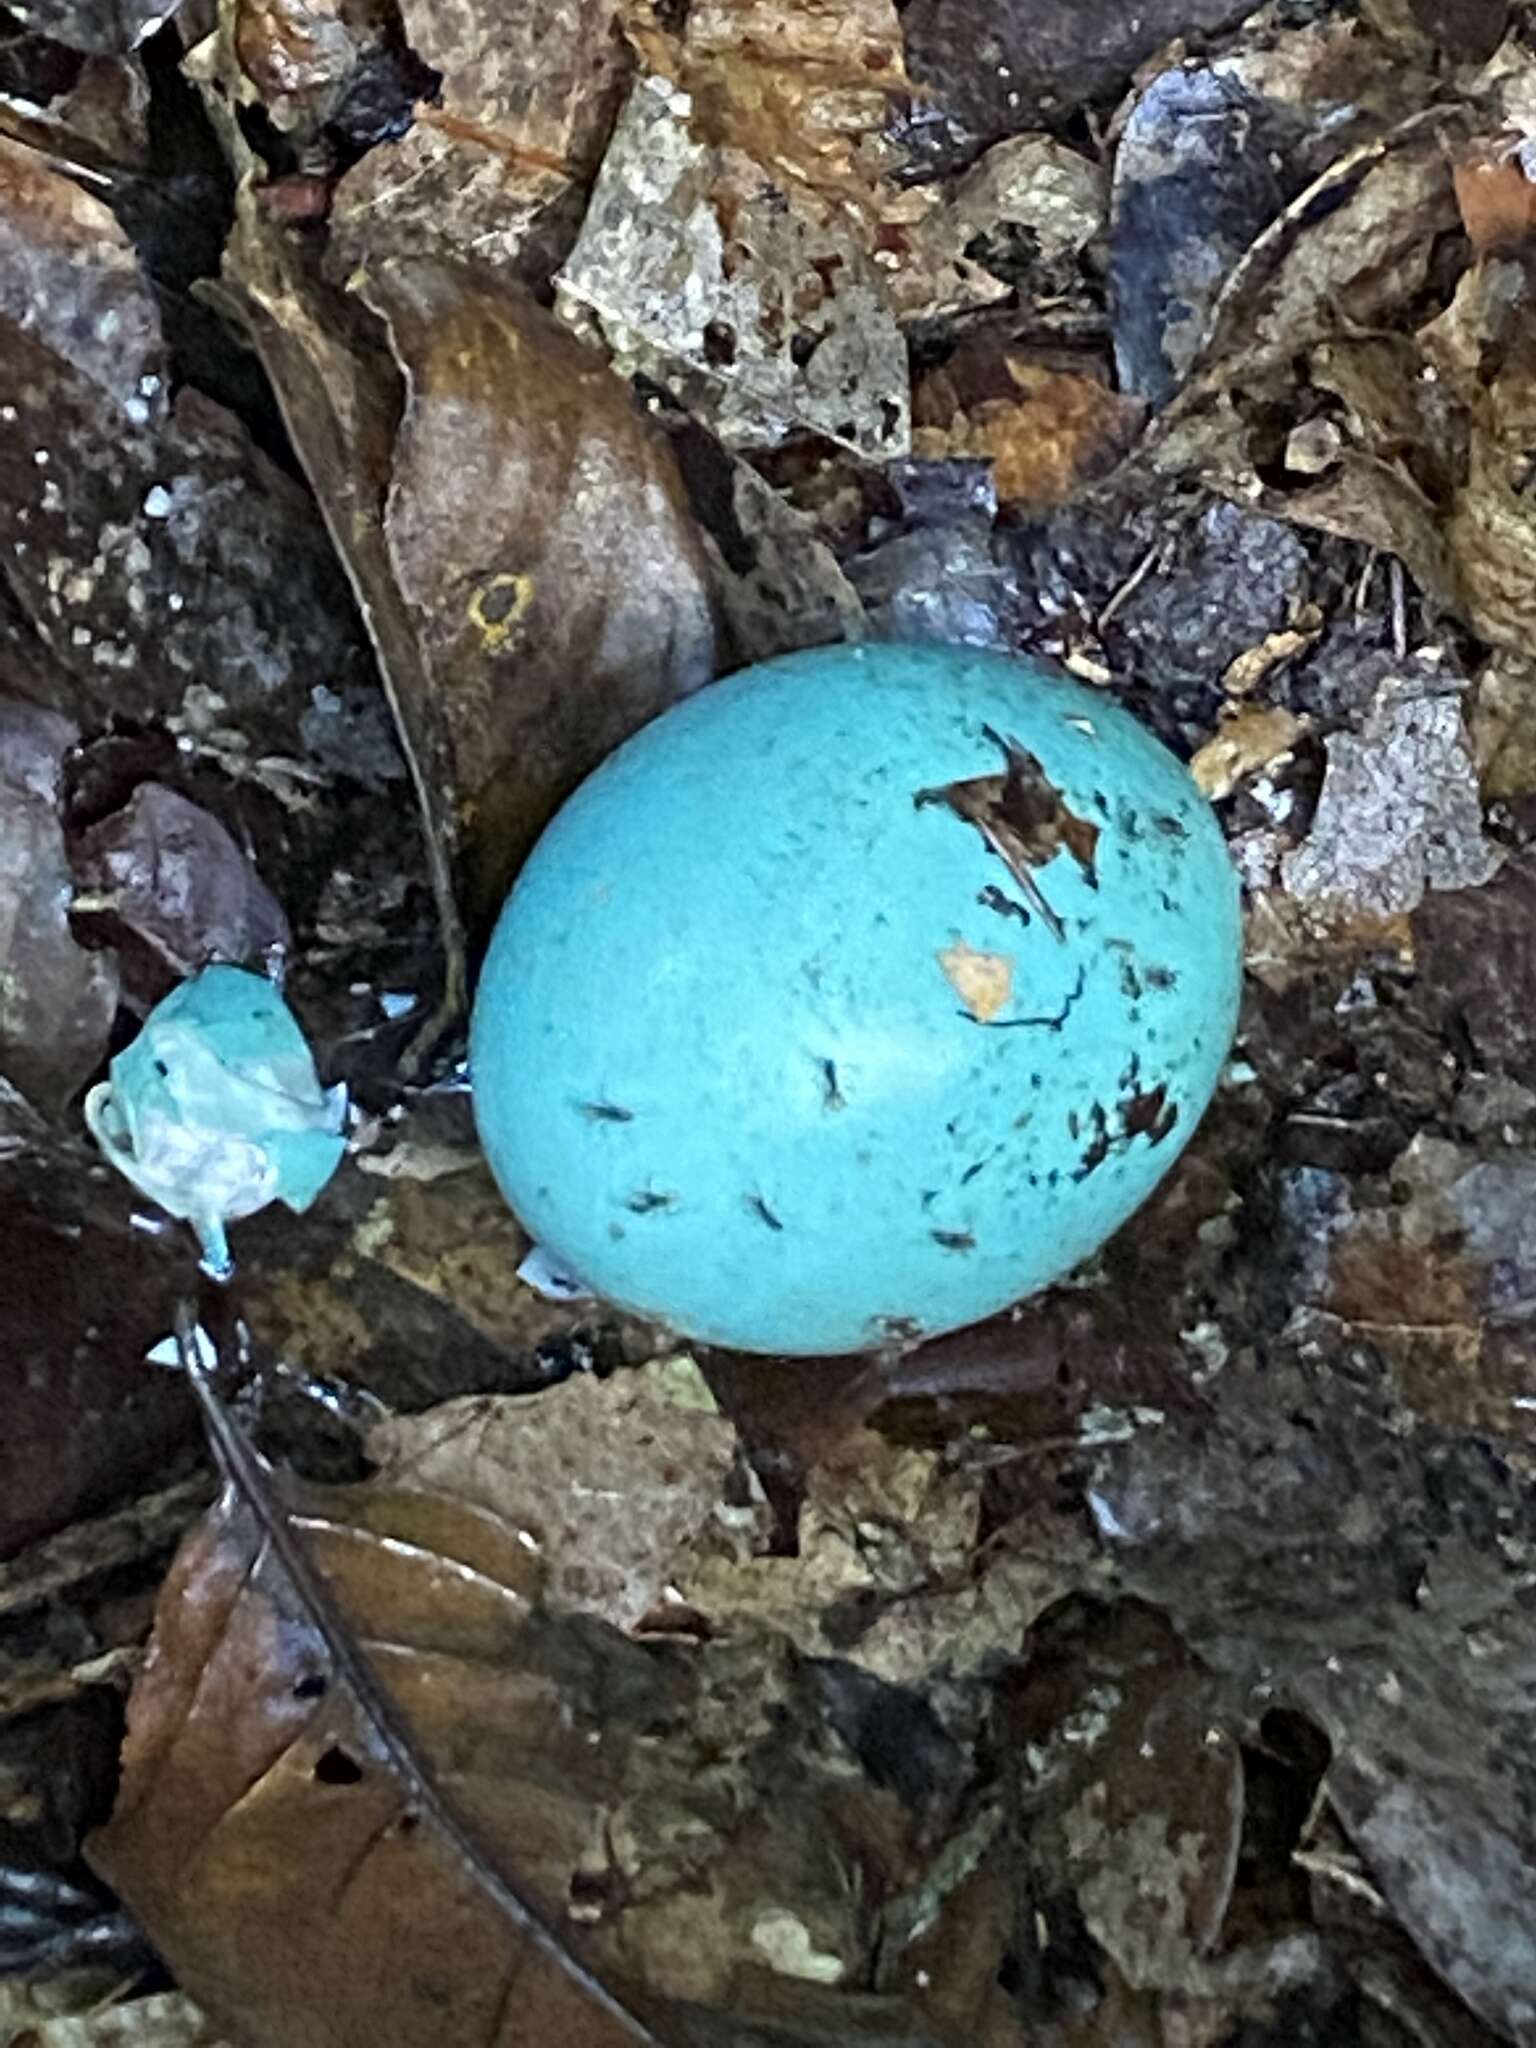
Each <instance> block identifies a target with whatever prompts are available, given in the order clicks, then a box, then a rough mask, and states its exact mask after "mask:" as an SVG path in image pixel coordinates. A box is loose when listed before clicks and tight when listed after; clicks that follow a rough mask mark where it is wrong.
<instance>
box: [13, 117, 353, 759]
mask: <svg viewBox="0 0 1536 2048" xmlns="http://www.w3.org/2000/svg"><path fill="white" fill-rule="evenodd" d="M0 236H3V237H4V243H5V247H4V256H5V260H4V262H3V263H0V276H3V278H4V280H5V283H4V285H0V350H3V352H4V359H5V363H6V370H7V380H6V395H7V401H8V402H7V403H6V405H5V406H4V408H3V410H0V541H3V560H4V564H5V566H4V572H3V573H4V576H5V579H6V582H7V583H8V585H9V587H10V591H11V593H12V595H13V597H14V600H15V603H16V606H17V608H18V609H19V611H20V612H21V613H22V615H23V616H24V618H25V619H26V621H27V623H28V625H29V626H30V629H31V631H32V632H33V634H34V635H35V636H36V637H37V639H38V640H40V641H41V642H42V643H43V645H44V647H45V648H46V649H47V650H48V651H49V653H50V654H51V656H52V658H53V662H54V664H55V666H56V668H57V671H58V673H59V685H60V694H61V695H62V696H63V697H64V701H63V702H60V703H58V704H56V706H55V708H57V709H60V710H63V711H65V712H67V713H68V714H69V715H71V716H74V717H76V718H77V719H78V721H79V722H80V723H81V724H82V726H85V727H87V728H90V727H92V726H94V725H96V724H98V723H101V722H104V720H105V717H106V715H107V713H108V712H109V711H110V713H111V714H112V715H114V716H116V717H118V718H125V717H126V718H140V719H145V720H151V721H158V722H161V723H166V724H170V725H172V726H173V727H176V728H177V729H179V730H181V731H183V732H184V733H185V734H186V736H187V738H188V740H189V742H190V743H191V745H192V746H193V747H194V748H198V749H204V750H207V751H209V752H212V753H213V754H215V755H216V756H217V757H219V758H222V759H226V760H230V761H232V763H233V764H234V765H235V766H236V767H237V769H239V770H243V771H245V772H246V773H248V774H249V775H250V776H251V777H252V778H255V779H261V778H262V777H263V776H264V775H265V776H267V777H268V778H269V779H270V780H271V782H272V784H273V786H274V787H276V788H279V789H281V790H282V791H283V793H284V794H285V796H287V797H289V798H293V797H294V796H295V793H296V791H298V792H302V791H303V789H304V788H306V787H307V786H308V784H309V782H312V781H313V779H314V776H315V773H316V769H317V764H316V763H315V761H314V760H313V759H312V758H310V747H309V744H308V742H307V741H306V737H305V726H304V720H305V717H306V714H307V713H308V712H309V711H310V709H311V707H312V699H311V691H312V689H313V688H314V687H315V685H316V684H317V683H319V682H320V681H322V680H323V681H324V683H325V685H326V686H327V688H328V689H329V690H330V691H331V692H332V693H333V695H334V696H335V697H337V698H338V700H340V702H341V705H342V707H343V708H342V709H341V710H339V711H338V714H337V716H336V717H335V718H334V719H333V720H331V721H330V722H329V724H328V725H327V727H326V737H327V739H328V741H329V742H330V744H331V745H332V746H333V747H334V753H332V754H331V755H330V756H329V757H328V758H327V759H326V760H325V761H324V762H323V764H320V766H319V772H320V773H321V775H323V774H324V773H325V772H327V771H330V772H340V773H346V772H348V764H349V759H350V758H351V757H352V756H353V755H355V754H356V753H358V752H359V751H361V752H363V753H364V754H367V753H368V752H369V751H370V750H371V751H372V752H373V753H375V754H376V753H377V750H378V740H379V738H380V737H381V735H379V734H378V733H377V731H376V725H377V721H378V713H379V710H380V708H381V707H379V706H378V704H377V698H376V692H375V691H374V689H373V687H372V673H371V667H370V664H369V661H368V657H367V653H366V650H365V649H364V647H363V645H362V643H361V640H360V636H359V635H358V633H357V630H356V625H355V621H354V618H353V615H352V609H351V606H350V604H349V602H348V599H347V594H346V589H345V585H344V584H343V582H342V580H341V578H340V575H339V573H338V571H337V568H336V565H335V561H334V558H333V557H332V554H331V550H330V547H329V544H328V542H327V540H326V537H325V533H324V530H323V528H322V527H321V525H320V523H319V521H318V520H317V518H316V516H315V511H314V507H313V505H312V503H311V502H310V500H309V498H308V497H307V495H306V494H305V492H304V491H303V490H302V489H301V488H300V487H299V486H298V485H297V484H296V483H294V482H293V480H292V479H291V478H290V477H289V476H287V475H286V474H284V472H283V471H281V470H280V469H279V468H278V467H277V465H276V464H275V463H273V462H271V461H269V460H268V459H267V458H266V457H265V456H264V455H262V454H261V453H260V451H259V450H258V449H257V448H256V447H255V446H254V445H253V444H252V442H251V440H250V438H249V436H248V435H247V434H246V432H245V430H244V429H243V428H242V427H241V426H240V424H239V423H238V422H237V421H236V420H235V419H234V418H233V416H232V415H231V414H229V413H228V412H226V411H225V410H224V409H223V408H222V407H221V406H218V405H216V404H214V403H213V401H212V400H210V399H208V398H206V397H204V396H203V395H202V394H201V393H200V392H198V391H196V390H194V389H192V388H191V387H183V388H182V389H181V390H180V392H179V393H178V394H177V395H176V397H175V399H174V400H172V398H171V397H170V395H169V383H168V370H167V362H166V357H165V352H164V347H163V343H162V340H161V334H160V324H159V315H158V311H157V308H156V303H155V298H154V294H153V292H152V291H151V289H150V286H149V284H148V283H147V281H146V280H145V279H144V278H143V277H142V276H141V274H140V272H139V269H138V265H137V262H136V259H135V257H134V255H133V251H132V249H131V247H130V245H129V244H128V242H127V239H126V237H125V236H124V234H123V232H122V230H121V229H120V228H119V227H118V225H117V223H116V221H115V220H114V218H113V216H112V214H111V212H110V211H109V210H108V208H107V207H106V206H105V205H103V204H102V203H101V202H100V201H99V200H96V199H94V198H91V197H88V196H87V195H85V194H84V193H82V192H80V191H79V190H78V189H77V188H76V187H75V186H74V185H73V184H72V183H71V182H70V181H69V180H68V179H67V178H65V177H63V176H62V175H60V174H59V173H57V172H55V171H53V170H52V169H51V168H49V167H47V166H46V164H45V163H44V162H43V160H42V159H41V158H39V157H37V156H36V155H35V154H33V153H32V152H30V151H25V150H20V149H18V148H17V147H16V146H15V145H11V144H4V143H0ZM82 304H83V306H84V307H85V309H86V312H85V314H84V315H83V314H82ZM66 481H67V488H66ZM296 763H297V764H299V765H298V768H297V771H296V772H295V764H296Z"/></svg>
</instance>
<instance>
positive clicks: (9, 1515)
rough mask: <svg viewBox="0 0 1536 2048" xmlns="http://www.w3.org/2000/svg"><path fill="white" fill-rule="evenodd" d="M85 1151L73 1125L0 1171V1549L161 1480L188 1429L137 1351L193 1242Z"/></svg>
mask: <svg viewBox="0 0 1536 2048" xmlns="http://www.w3.org/2000/svg"><path fill="white" fill-rule="evenodd" d="M54 1021H55V1023H57V1021H58V1020H57V1019H55V1020H54ZM0 1149H3V1147H0ZM91 1164H92V1162H91V1160H90V1158H89V1155H88V1153H87V1151H86V1141H85V1140H84V1139H82V1140H81V1141H80V1144H79V1147H78V1149H69V1148H60V1149H57V1150H53V1151H50V1152H48V1153H47V1154H45V1155H44V1156H43V1157H42V1158H41V1159H40V1160H38V1161H37V1162H36V1164H35V1165H33V1164H31V1163H30V1162H28V1161H27V1160H25V1159H23V1160H19V1161H15V1162H12V1163H10V1164H9V1165H8V1166H7V1169H6V1174H5V1178H4V1180H3V1182H0V1238H3V1240H4V1243H5V1246H6V1254H7V1258H8V1261H9V1270H10V1274H11V1278H10V1281H9V1283H8V1287H7V1294H6V1304H5V1345H6V1355H7V1357H8V1358H9V1359H10V1360H11V1361H12V1366H11V1369H9V1370H7V1371H5V1372H3V1373H0V1558H5V1557H11V1556H13V1555H14V1554H15V1553H16V1552H17V1551H18V1550H19V1549H20V1548H21V1547H22V1546H23V1545H24V1544H28V1543H33V1542H36V1541H38V1540H39V1539H40V1538H43V1537H46V1536H50V1535H52V1534H53V1533H54V1532H55V1531H57V1530H60V1529H64V1528H67V1527H69V1526H70V1524H71V1523H75V1522H78V1521H79V1520H80V1519H81V1518H83V1517H85V1516H88V1515H93V1514H96V1513H98V1512H99V1511H101V1510H103V1509H105V1508H107V1507H111V1506H114V1505H116V1504H117V1503H119V1502H120V1501H122V1500H123V1499H124V1498H128V1497H132V1495H133V1494H134V1493H135V1492H137V1491H138V1490H139V1489H141V1488H142V1487H144V1486H145V1485H147V1484H149V1483H151V1482H154V1483H159V1484H163V1483H164V1481H165V1479H166V1477H167V1476H168V1475H169V1474H171V1473H173V1472H175V1471H177V1470H178V1469H180V1464H181V1460H182V1459H183V1457H184V1456H185V1454H186V1453H187V1451H188V1449H189V1447H190V1445H191V1442H192V1440H193V1438H194V1437H195V1435H196V1421H195V1415H194V1411H193V1408H192V1404H191V1402H190V1400H189V1399H188V1395H187V1390H186V1388H185V1387H184V1386H183V1385H181V1384H180V1382H179V1381H178V1380H177V1378H176V1377H175V1375H173V1374H170V1373H164V1372H152V1371H150V1370H149V1369H148V1368H147V1367H146V1366H145V1365H144V1363H143V1359H144V1354H145V1352H146V1351H147V1350H148V1349H149V1348H150V1346H151V1345H152V1344H157V1343H158V1342H159V1341H160V1340H161V1338H162V1337H164V1335H165V1318H166V1306H165V1305H166V1301H167V1299H168V1297H169V1294H170V1291H171V1290H172V1289H174V1288H175V1287H176V1286H177V1285H178V1284H182V1283H184V1282H185V1281H186V1280H187V1279H188V1278H189V1277H190V1275H191V1271H192V1266H193V1260H194V1259H195V1257H196V1253H195V1251H192V1252H190V1253H189V1252H188V1249H187V1247H186V1244H185V1242H184V1241H183V1240H182V1239H181V1238H180V1236H179V1234H164V1235H161V1234H153V1233H147V1232H145V1231H143V1230H140V1229H135V1228H134V1227H133V1225H132V1223H131V1221H130V1218H129V1215H128V1214H127V1212H126V1205H125V1204H124V1203H123V1201H122V1199H121V1197H120V1195H119V1194H118V1191H117V1190H116V1189H115V1188H108V1187H103V1186H102V1185H100V1184H98V1183H97V1182H95V1181H93V1180H92V1179H91V1178H90V1174H91ZM33 1183H35V1185H33ZM61 1303H68V1304H70V1308H69V1312H68V1313H67V1314H66V1313H61V1308H60V1304H61Z"/></svg>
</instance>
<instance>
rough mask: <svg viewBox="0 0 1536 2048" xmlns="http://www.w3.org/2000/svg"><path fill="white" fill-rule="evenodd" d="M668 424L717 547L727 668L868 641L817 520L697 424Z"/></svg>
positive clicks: (713, 562)
mask: <svg viewBox="0 0 1536 2048" xmlns="http://www.w3.org/2000/svg"><path fill="white" fill-rule="evenodd" d="M666 425H667V429H668V432H669V433H670V434H671V437H672V445H673V447H674V448H675V449H676V451H677V459H678V467H679V468H680V470H681V472H682V478H683V487H684V489H685V490H686V491H687V493H688V500H689V503H690V505H691V506H692V508H693V514H694V517H695V519H696V520H697V521H698V522H699V525H700V528H701V529H702V534H703V539H704V543H705V547H706V550H707V552H708V558H709V566H710V572H711V576H710V581H711V589H712V591H713V594H714V599H715V608H716V611H717V613H718V615H719V619H720V626H721V637H722V642H723V645H722V648H721V657H722V658H721V667H722V668H724V669H727V670H729V669H735V668H744V667H746V666H747V664H748V663H750V662H754V661H766V660H768V658H769V657H770V656H771V655H775V654H788V653H790V652H791V651H792V650H793V649H795V648H797V647H820V646H824V645H825V644H827V643H828V642H830V641H839V640H862V639H863V638H864V636H865V633H866V630H867V624H866V620H865V616H864V607H863V605H862V604H861V603H860V601H859V597H858V593H857V592H856V591H855V590H854V588H853V585H852V584H851V583H850V582H849V581H848V578H847V576H846V575H845V574H844V573H843V570H842V568H841V566H840V565H839V563H838V559H837V556H836V555H835V554H834V552H833V551H832V549H831V548H830V547H829V546H828V545H827V542H826V540H825V539H824V538H823V537H822V535H821V533H820V531H819V530H818V527H817V524H816V522H815V521H814V520H813V519H812V518H811V517H810V516H809V515H808V514H806V513H804V512H801V511H799V510H797V509H796V507H795V506H793V505H791V504H788V503H787V502H786V501H785V499H783V498H782V497H781V496H780V495H779V493H778V492H777V491H776V490H774V489H773V487H772V486H771V485H770V484H768V483H766V482H765V481H764V479H763V478H762V477H761V476H759V475H758V473H757V471H756V470H755V469H754V468H753V467H752V465H751V464H750V463H748V462H744V461H742V460H741V459H740V458H739V457H737V456H734V455H730V454H728V453H727V452H726V450H725V449H724V448H722V447H721V445H720V443H719V442H718V441H717V440H716V439H715V437H714V436H713V435H712V434H708V433H706V432H705V431H704V429H703V428H702V427H701V426H699V425H698V424H697V422H696V421H693V420H688V419H685V418H684V417H683V415H681V414H673V415H671V416H670V417H669V418H668V419H667V421H666Z"/></svg>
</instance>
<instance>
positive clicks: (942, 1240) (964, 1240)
mask: <svg viewBox="0 0 1536 2048" xmlns="http://www.w3.org/2000/svg"><path fill="white" fill-rule="evenodd" d="M928 1235H929V1236H930V1237H931V1238H932V1239H933V1241H934V1243H935V1244H936V1245H941V1246H942V1247H943V1248H944V1250H945V1251H947V1252H973V1251H975V1249H976V1239H975V1236H974V1234H973V1233H972V1232H971V1231H969V1230H930V1231H929V1233H928Z"/></svg>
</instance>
